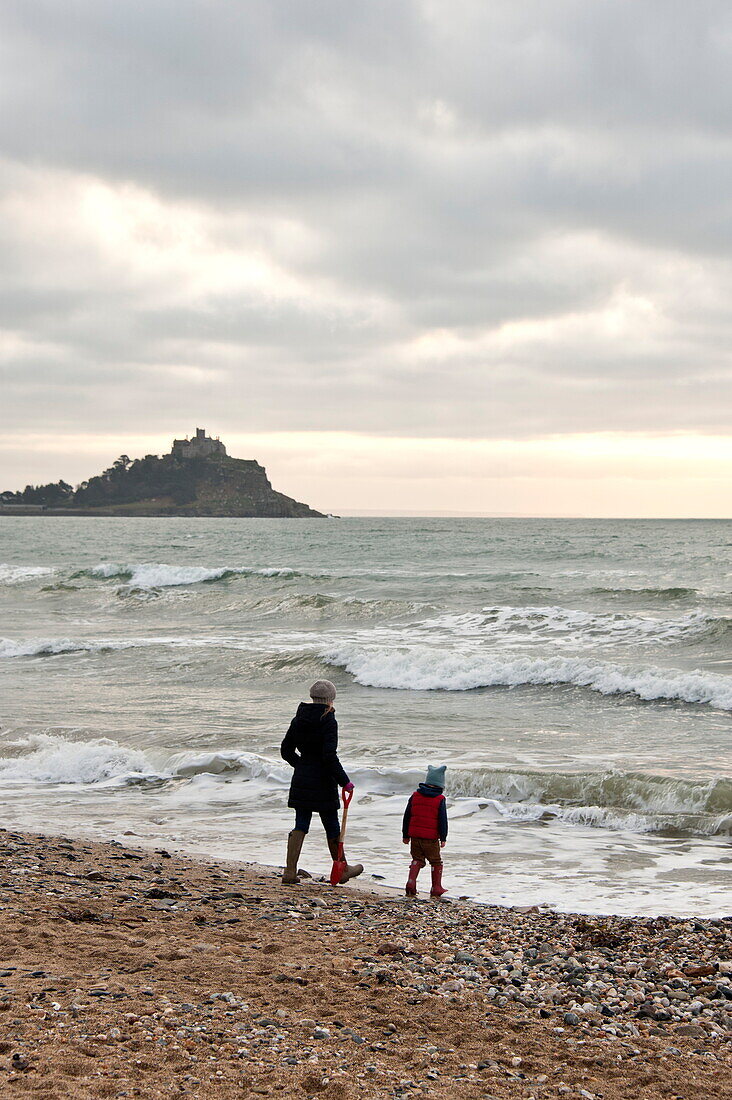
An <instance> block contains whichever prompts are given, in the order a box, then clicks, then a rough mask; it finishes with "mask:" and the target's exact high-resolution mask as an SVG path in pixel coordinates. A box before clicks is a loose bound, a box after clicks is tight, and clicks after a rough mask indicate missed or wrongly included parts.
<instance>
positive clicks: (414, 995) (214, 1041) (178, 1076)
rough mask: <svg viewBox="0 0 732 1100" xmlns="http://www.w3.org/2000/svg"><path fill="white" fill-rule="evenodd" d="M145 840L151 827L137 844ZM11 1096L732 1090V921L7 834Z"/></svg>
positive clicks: (1, 936) (5, 987)
mask: <svg viewBox="0 0 732 1100" xmlns="http://www.w3.org/2000/svg"><path fill="white" fill-rule="evenodd" d="M132 839H133V838H132ZM0 846H1V848H2V853H3V875H2V885H1V887H0V889H1V891H2V899H1V903H0V904H1V905H2V908H1V909H0V943H1V944H2V967H1V968H0V969H1V972H0V983H1V984H0V1021H2V1023H1V1025H0V1032H1V1035H2V1038H1V1040H0V1075H1V1076H0V1094H1V1095H3V1096H30V1097H47V1098H49V1100H57V1098H58V1100H60V1098H62V1097H124V1096H128V1097H132V1096H140V1097H153V1096H169V1095H179V1094H187V1095H191V1096H200V1097H220V1098H222V1100H226V1098H229V1097H242V1096H250V1095H251V1096H278V1095H279V1096H309V1095H311V1096H318V1097H324V1098H326V1097H327V1098H332V1100H336V1098H337V1100H345V1098H348V1097H357V1096H364V1097H382V1096H395V1097H407V1096H422V1095H427V1096H434V1097H451V1098H452V1097H456V1098H473V1097H475V1098H476V1100H477V1098H479V1097H480V1098H486V1100H487V1098H490V1097H525V1098H526V1100H529V1098H531V1097H533V1098H534V1100H539V1098H540V1097H583V1098H585V1100H594V1098H598V1100H601V1098H602V1100H620V1098H621V1097H622V1098H626V1097H627V1098H630V1097H633V1098H644V1100H655V1098H661V1097H664V1098H669V1100H671V1098H684V1100H686V1098H689V1100H691V1098H694V1100H696V1098H700V1097H710V1098H712V1097H714V1098H715V1100H718V1098H721V1097H726V1096H732V1074H731V1073H730V1070H731V1069H732V1046H731V1045H730V1040H732V919H722V920H688V921H684V920H677V919H670V918H657V919H650V918H619V917H611V918H594V917H593V918H589V917H581V916H574V915H564V914H558V913H555V912H553V911H539V910H538V909H535V908H532V909H526V908H524V909H500V908H496V907H491V906H481V905H475V904H473V903H470V902H466V901H459V900H457V901H451V902H430V901H428V900H419V901H416V902H409V901H407V900H406V899H404V898H402V897H400V896H398V895H396V894H393V893H389V892H387V891H381V892H378V893H377V892H375V891H373V890H370V887H369V882H368V879H366V878H364V880H363V881H364V886H363V887H362V888H360V889H356V888H355V887H354V886H353V885H350V886H348V887H345V888H335V889H333V888H331V887H330V886H329V885H327V884H326V883H324V882H321V881H317V880H315V879H306V880H304V881H303V883H302V885H301V886H299V887H292V888H285V887H282V886H281V885H280V884H279V881H278V879H279V876H278V873H277V871H276V870H275V869H269V868H263V867H258V866H251V867H248V866H238V865H233V864H222V863H213V862H209V863H203V862H197V861H194V860H191V859H188V858H185V857H183V856H181V855H178V854H175V853H172V854H168V853H167V852H164V851H157V852H153V851H145V850H142V849H136V848H134V847H126V846H124V847H123V846H122V845H121V844H119V843H109V844H98V843H90V842H86V841H83V840H73V839H67V838H59V837H43V836H37V835H27V834H20V833H11V832H5V831H4V832H1V833H0Z"/></svg>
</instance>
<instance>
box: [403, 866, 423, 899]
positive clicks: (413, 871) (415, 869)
mask: <svg viewBox="0 0 732 1100" xmlns="http://www.w3.org/2000/svg"><path fill="white" fill-rule="evenodd" d="M423 867H424V864H423V863H419V862H418V861H417V860H416V859H413V860H412V862H411V863H410V864H409V878H408V879H407V885H406V887H405V890H406V894H407V897H408V898H413V897H415V895H416V893H417V875H418V874H419V872H420V871H421V870H422V868H423Z"/></svg>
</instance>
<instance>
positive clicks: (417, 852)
mask: <svg viewBox="0 0 732 1100" xmlns="http://www.w3.org/2000/svg"><path fill="white" fill-rule="evenodd" d="M409 850H410V852H411V853H412V859H413V860H415V861H416V862H417V863H418V864H419V865H420V867H424V865H425V863H429V864H430V865H431V866H432V867H441V866H442V853H441V851H440V842H439V840H426V839H425V838H424V837H421V836H413V837H410V838H409Z"/></svg>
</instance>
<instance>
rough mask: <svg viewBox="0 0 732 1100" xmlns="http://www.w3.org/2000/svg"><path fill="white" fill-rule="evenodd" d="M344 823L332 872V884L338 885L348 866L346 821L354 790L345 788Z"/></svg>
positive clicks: (343, 795)
mask: <svg viewBox="0 0 732 1100" xmlns="http://www.w3.org/2000/svg"><path fill="white" fill-rule="evenodd" d="M342 798H343V824H342V825H341V835H340V836H339V837H338V858H337V859H334V860H333V866H332V868H331V872H330V884H331V886H338V884H339V883H340V881H341V879H342V878H343V875H344V873H345V871H346V868H347V867H348V864H347V863H346V860H345V857H344V855H343V841H344V840H345V838H346V822H347V821H348V807H349V806H350V805H351V799H352V798H353V791H347V790H346V788H345V787H344V788H343V794H342Z"/></svg>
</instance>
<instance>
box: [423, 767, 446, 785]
mask: <svg viewBox="0 0 732 1100" xmlns="http://www.w3.org/2000/svg"><path fill="white" fill-rule="evenodd" d="M446 771H447V764H441V765H440V767H439V768H433V766H432V765H431V764H428V765H427V778H426V779H425V783H426V784H427V786H428V787H442V788H443V789H444V787H445V772H446Z"/></svg>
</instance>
